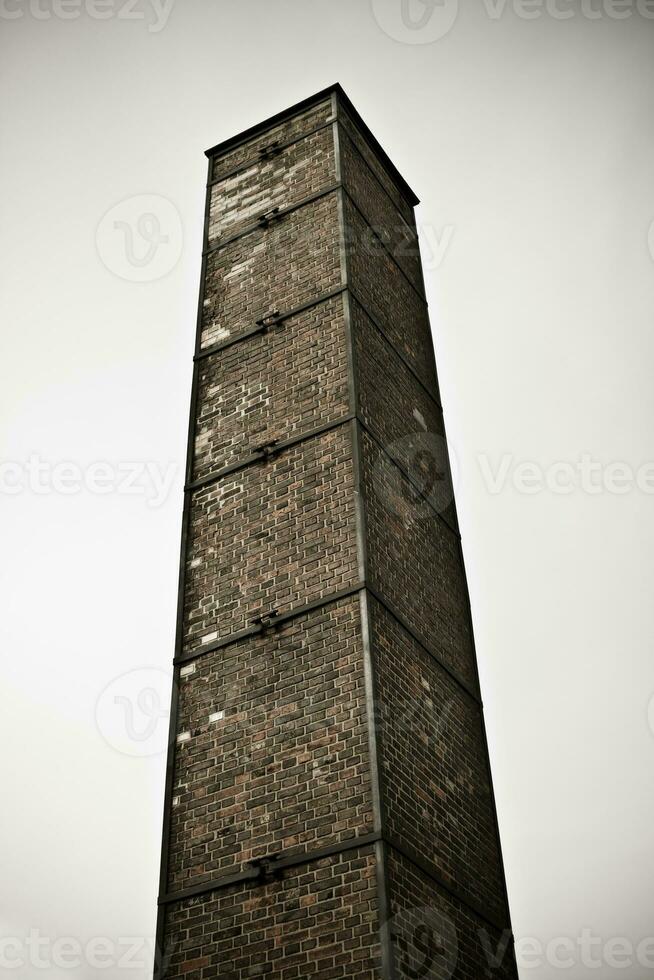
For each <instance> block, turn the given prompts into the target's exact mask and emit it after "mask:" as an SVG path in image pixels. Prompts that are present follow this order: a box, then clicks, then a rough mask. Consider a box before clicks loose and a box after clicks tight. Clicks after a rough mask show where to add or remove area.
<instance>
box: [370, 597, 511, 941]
mask: <svg viewBox="0 0 654 980" xmlns="http://www.w3.org/2000/svg"><path fill="white" fill-rule="evenodd" d="M369 610H370V613H369V615H370V624H371V643H372V647H373V652H374V658H375V663H376V673H377V697H378V703H377V704H376V717H377V723H378V727H379V731H380V742H381V746H382V750H381V757H382V769H383V774H384V778H383V785H384V787H385V808H386V819H387V826H388V829H389V832H390V833H391V834H393V835H394V837H395V838H396V839H397V840H400V841H403V842H404V843H406V844H408V845H410V846H411V847H412V848H413V849H414V850H415V851H416V852H417V853H418V854H421V855H422V856H423V858H425V860H428V861H430V862H431V863H432V864H433V866H434V867H435V868H436V869H437V870H438V872H439V873H440V875H441V876H442V878H443V880H444V881H445V882H446V883H447V884H449V885H450V886H451V887H453V888H457V887H458V888H460V889H463V891H464V892H465V893H466V894H468V895H470V896H471V897H472V898H474V899H475V901H477V902H478V903H480V904H481V905H482V906H483V907H485V908H489V909H490V910H491V911H492V913H493V914H494V915H495V916H496V917H497V919H498V921H500V922H501V921H503V920H504V916H505V902H506V896H505V894H504V889H503V887H502V869H501V864H500V856H499V850H498V846H497V836H496V828H495V820H494V817H493V803H492V799H491V792H490V782H489V778H488V770H487V764H486V748H485V744H484V734H483V730H482V721H481V708H480V706H479V705H478V704H477V703H476V702H475V701H474V700H473V699H472V698H471V697H470V695H469V694H467V693H466V692H465V691H463V690H462V689H461V687H460V686H459V685H458V684H457V683H456V682H455V681H454V680H452V679H451V678H450V677H449V676H448V674H447V673H446V672H445V671H444V670H443V669H442V668H441V667H440V666H439V665H438V664H437V663H436V662H435V661H434V660H433V658H432V657H431V656H430V655H429V654H428V653H427V652H426V651H425V650H424V649H423V648H422V647H421V646H420V645H419V644H418V643H417V642H416V641H415V640H414V639H413V637H412V636H411V635H410V634H409V633H408V632H407V631H406V630H405V629H403V627H402V626H401V625H400V624H399V623H398V622H397V620H396V619H395V618H394V617H393V616H391V615H390V613H389V612H387V611H386V609H385V608H384V607H383V606H382V605H380V603H378V602H377V601H376V600H375V599H374V598H373V597H372V596H371V597H370V598H369Z"/></svg>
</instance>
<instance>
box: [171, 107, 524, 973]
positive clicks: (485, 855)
mask: <svg viewBox="0 0 654 980" xmlns="http://www.w3.org/2000/svg"><path fill="white" fill-rule="evenodd" d="M335 113H336V118H335V115H334V114H335ZM317 127H320V128H319V129H317ZM275 141H277V143H278V144H279V145H278V146H277V148H276V149H275V148H273V149H272V151H271V150H270V146H271V144H272V143H274V142H275ZM288 141H291V142H290V145H287V146H285V145H283V144H285V143H287V142H288ZM266 148H268V149H266ZM262 151H263V152H262ZM211 175H212V178H213V180H214V181H215V183H214V184H213V186H212V187H211V190H210V197H209V215H208V219H209V220H208V222H207V236H206V241H205V243H204V244H205V262H204V264H203V284H202V294H201V308H200V329H199V337H198V354H199V356H198V357H197V359H196V363H195V368H194V371H195V374H194V391H195V397H194V399H193V408H192V412H193V415H192V419H191V438H190V446H191V459H190V460H189V473H190V484H191V485H190V486H189V487H187V490H186V504H185V514H184V538H183V541H184V551H183V556H182V582H181V587H180V597H181V600H180V601H181V604H180V611H179V612H180V628H179V631H178V638H177V643H176V658H177V659H176V663H177V674H176V684H177V688H176V690H177V699H176V707H175V711H176V714H175V718H174V724H173V733H174V736H175V738H174V743H173V748H172V754H171V759H170V766H169V769H168V783H167V794H166V807H167V810H166V813H167V820H166V824H165V827H166V834H165V838H164V862H163V873H162V890H163V892H164V896H163V899H162V904H161V909H162V911H161V914H160V917H159V925H158V944H159V949H162V948H163V949H164V950H165V951H167V952H168V954H169V961H168V963H167V966H166V967H165V968H163V969H162V970H160V971H159V975H158V980H174V978H182V977H183V978H184V980H213V978H221V980H246V978H248V980H258V978H261V977H266V978H270V980H277V978H279V980H282V978H283V980H307V978H315V980H332V978H333V980H337V978H338V980H350V978H351V980H354V978H357V980H358V978H363V980H373V978H374V980H399V978H404V977H407V978H409V977H411V978H416V977H422V978H426V980H451V978H452V977H455V978H458V980H473V978H474V980H479V978H490V980H492V978H493V977H495V978H497V980H516V973H515V966H514V959H513V955H512V951H511V950H509V951H508V952H507V953H506V955H505V956H504V957H502V956H501V955H500V959H499V960H498V961H497V963H494V960H493V955H494V954H496V951H497V949H498V946H499V945H500V941H501V939H502V927H503V926H504V924H506V923H508V918H509V917H508V908H507V903H506V893H505V888H504V882H503V872H502V866H501V856H500V853H499V845H498V837H497V829H496V822H495V814H494V806H493V801H492V790H491V785H490V777H489V771H488V764H487V756H486V745H485V735H484V730H483V723H482V715H481V707H480V704H479V699H478V694H477V673H476V664H475V654H474V647H473V640H472V632H471V625H470V616H469V608H468V601H467V591H466V583H465V573H464V568H463V561H462V554H461V547H460V541H459V536H458V531H457V523H456V513H455V508H454V503H453V499H452V498H453V492H452V487H451V483H450V480H449V468H448V463H447V447H446V441H445V431H444V427H443V415H442V410H441V406H440V400H439V393H438V385H437V380H436V370H435V365H434V359H433V348H432V343H431V333H430V328H429V319H428V314H427V307H426V304H425V302H424V298H423V293H424V290H423V280H422V273H421V268H420V260H419V255H418V252H417V246H416V234H415V230H416V229H415V220H414V215H413V206H412V204H413V200H414V198H413V195H412V194H411V192H410V190H409V189H408V187H407V185H406V184H405V183H404V181H403V180H402V179H401V178H400V177H399V175H398V174H397V171H395V169H394V168H393V166H392V164H391V163H390V161H389V160H388V158H387V157H386V156H385V154H384V153H383V151H381V150H380V148H379V146H378V144H377V143H376V141H375V140H374V138H373V137H372V136H371V134H370V133H369V131H368V130H367V129H366V127H365V125H364V124H363V123H362V122H361V121H360V120H359V118H358V117H357V114H356V112H355V111H354V110H353V109H352V108H351V107H350V106H349V103H347V102H346V101H344V99H343V97H342V95H340V94H339V93H338V91H334V92H333V93H332V94H330V95H328V96H325V97H322V96H321V97H320V98H319V99H318V100H317V101H316V102H315V104H313V105H309V106H308V107H307V106H306V105H305V107H304V108H302V109H300V110H299V111H297V112H296V113H295V114H292V115H290V116H287V117H286V118H285V119H282V120H279V119H278V120H277V121H276V122H274V123H273V124H272V125H269V126H267V127H263V129H262V130H258V131H256V132H255V133H254V134H250V136H249V137H247V135H246V137H245V138H244V139H242V140H241V141H240V142H238V143H235V144H232V145H228V146H227V148H224V150H223V152H220V151H218V152H216V155H215V157H214V159H213V160H212V163H211ZM316 195H317V196H316ZM309 199H311V200H309ZM273 208H280V209H282V211H283V209H286V208H289V209H290V210H289V211H288V212H287V213H283V214H281V215H279V216H278V217H276V218H274V219H273V220H272V221H267V220H265V221H263V222H260V221H259V219H260V217H261V216H262V214H263V213H265V212H269V211H270V210H271V209H273ZM273 311H278V312H279V314H282V315H281V316H275V317H273V319H272V322H268V323H266V324H265V325H264V326H265V329H261V325H260V324H259V325H258V324H257V321H258V320H261V318H263V317H265V316H266V314H271V313H272V312H273ZM289 443H290V444H289ZM263 447H267V448H266V449H264V448H263ZM275 611H276V612H277V613H278V617H277V618H275V617H274V616H273V618H272V620H271V619H270V616H271V614H272V613H274V612H275ZM262 617H263V622H262V621H261V618H262ZM262 862H263V863H262ZM489 923H493V925H490V924H489ZM425 941H427V942H428V945H429V943H431V944H432V947H431V948H427V949H425ZM500 952H501V951H500ZM425 956H426V957H428V959H429V962H427V961H426V960H425V959H424V957H425ZM420 957H423V959H422V960H421V959H420ZM393 958H394V960H395V967H394V968H393V966H392V961H393ZM425 964H426V965H425Z"/></svg>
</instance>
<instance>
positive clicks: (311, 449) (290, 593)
mask: <svg viewBox="0 0 654 980" xmlns="http://www.w3.org/2000/svg"><path fill="white" fill-rule="evenodd" d="M351 431H352V430H351V424H350V423H347V424H346V425H342V426H340V427H339V428H337V429H333V430H332V431H330V432H326V433H324V434H323V435H321V436H315V437H313V438H312V439H307V440H306V441H305V442H302V443H299V444H297V445H295V446H291V447H290V448H288V449H285V450H284V451H283V452H282V453H280V455H279V456H277V457H275V458H274V459H272V460H270V461H269V462H267V463H256V464H253V465H252V466H248V467H246V468H245V469H242V470H238V471H237V472H236V473H233V474H231V475H229V476H226V477H223V479H221V480H219V481H217V482H215V483H211V484H209V485H208V486H207V487H205V488H204V489H202V490H198V491H196V492H195V493H194V494H193V500H192V505H191V521H190V528H189V547H188V553H187V567H186V594H185V604H184V610H185V613H184V622H185V630H184V637H185V647H186V649H187V650H198V649H201V648H202V647H203V646H206V644H208V643H212V642H214V641H216V640H222V639H224V638H225V637H227V636H229V635H230V634H232V633H237V632H239V631H240V630H243V629H245V628H247V627H248V626H250V625H251V624H252V621H253V619H254V618H255V617H256V616H260V615H262V614H265V613H268V612H269V611H270V610H271V609H273V608H274V609H277V610H279V611H281V612H286V611H288V610H289V609H294V608H297V607H298V606H301V605H303V604H305V603H308V602H314V601H316V600H317V599H322V598H325V597H327V596H329V595H331V594H333V593H334V592H338V591H340V590H341V589H344V588H346V587H347V586H350V585H354V584H355V583H356V582H357V581H358V578H359V566H358V554H357V547H356V533H355V500H354V475H353V467H352V435H351Z"/></svg>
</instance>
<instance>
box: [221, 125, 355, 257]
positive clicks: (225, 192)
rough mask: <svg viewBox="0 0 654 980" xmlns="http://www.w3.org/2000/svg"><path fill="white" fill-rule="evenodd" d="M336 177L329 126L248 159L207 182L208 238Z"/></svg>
mask: <svg viewBox="0 0 654 980" xmlns="http://www.w3.org/2000/svg"><path fill="white" fill-rule="evenodd" d="M335 181H336V162H335V151H334V138H333V133H332V130H331V128H330V127H328V128H325V129H321V130H319V131H318V132H317V133H313V134H312V135H311V136H307V137H306V139H304V140H300V141H299V142H297V143H292V144H291V145H290V146H287V147H286V148H285V149H283V150H280V151H279V153H276V154H275V155H274V156H272V157H270V159H263V160H260V161H257V162H255V163H253V164H252V165H251V166H250V167H248V168H247V169H246V170H242V171H240V172H239V173H237V174H234V176H233V177H228V178H227V179H225V180H223V181H221V182H220V183H219V184H216V185H215V186H214V187H213V190H212V194H211V205H210V210H209V242H210V244H214V242H215V241H216V240H220V239H221V238H226V237H231V236H232V235H235V234H237V233H238V232H239V231H242V230H243V229H244V228H247V227H248V226H249V225H251V224H252V223H253V222H255V223H256V221H257V218H258V217H259V215H261V214H264V213H266V212H268V211H270V210H272V209H273V208H280V209H281V208H288V207H291V206H292V205H295V204H299V203H300V201H303V200H304V199H305V198H307V197H310V196H311V195H312V194H316V193H317V192H318V191H321V190H324V189H325V188H326V187H329V186H331V185H332V184H334V182H335Z"/></svg>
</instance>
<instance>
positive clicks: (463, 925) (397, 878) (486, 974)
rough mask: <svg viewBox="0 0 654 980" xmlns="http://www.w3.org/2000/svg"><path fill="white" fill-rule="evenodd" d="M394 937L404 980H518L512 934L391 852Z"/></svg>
mask: <svg viewBox="0 0 654 980" xmlns="http://www.w3.org/2000/svg"><path fill="white" fill-rule="evenodd" d="M387 863H388V877H389V891H390V895H391V902H390V906H391V908H390V911H391V919H390V922H389V926H388V931H389V934H390V937H391V941H392V945H393V950H394V960H395V967H396V976H397V978H398V980H414V978H415V977H422V978H428V980H482V978H486V980H517V977H518V974H517V971H516V968H515V959H514V956H513V948H512V944H511V941H510V931H509V930H505V931H503V930H498V929H496V928H494V927H493V926H492V925H490V924H489V923H488V922H486V921H484V919H482V918H480V917H479V916H477V915H475V914H474V912H472V911H471V910H470V909H469V908H468V907H467V906H465V905H464V904H463V903H462V902H460V901H458V899H456V898H454V897H453V896H451V895H449V894H448V893H447V892H446V891H444V890H443V889H442V888H440V887H439V886H438V885H437V884H435V883H434V882H433V881H432V880H431V878H429V877H428V876H427V875H426V874H425V873H424V872H423V871H421V870H420V868H418V867H416V865H415V864H414V863H413V862H411V861H408V860H407V859H406V858H405V857H404V856H403V855H401V854H398V853H397V852H396V851H393V850H392V849H390V848H389V850H388V861H387Z"/></svg>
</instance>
